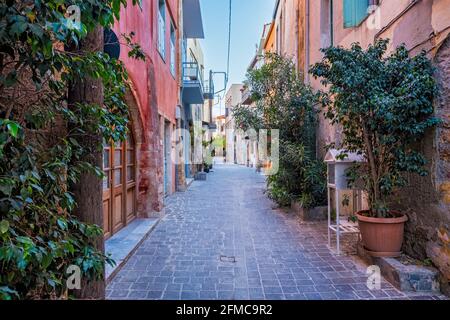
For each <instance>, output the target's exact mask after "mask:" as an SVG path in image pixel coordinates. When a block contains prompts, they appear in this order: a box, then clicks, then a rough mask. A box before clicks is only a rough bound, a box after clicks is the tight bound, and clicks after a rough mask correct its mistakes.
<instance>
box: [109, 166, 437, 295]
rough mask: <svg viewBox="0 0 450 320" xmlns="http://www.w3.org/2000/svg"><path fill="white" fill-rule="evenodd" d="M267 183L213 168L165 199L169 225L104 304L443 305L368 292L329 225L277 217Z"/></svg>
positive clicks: (118, 279)
mask: <svg viewBox="0 0 450 320" xmlns="http://www.w3.org/2000/svg"><path fill="white" fill-rule="evenodd" d="M264 179H265V178H264V176H262V175H259V174H256V173H255V172H254V170H252V169H248V168H243V167H239V166H231V165H222V166H216V168H215V170H214V172H211V173H210V174H208V179H207V181H203V182H194V183H193V184H192V185H191V186H190V188H189V189H188V190H187V191H186V192H183V193H176V194H175V195H173V196H170V197H168V198H167V199H166V202H167V203H166V208H165V211H166V215H165V217H164V219H162V220H161V221H160V223H159V224H158V225H157V226H156V227H155V229H154V230H153V232H152V233H151V234H150V235H149V237H148V238H147V239H145V240H144V242H143V243H142V244H141V246H140V247H139V248H138V249H137V250H136V252H135V254H134V255H133V256H132V257H130V259H129V260H128V261H127V263H126V264H125V265H124V266H123V268H122V270H121V271H119V272H118V274H117V275H116V276H115V278H114V279H113V280H112V281H111V283H110V284H109V286H108V288H107V291H106V292H107V298H108V299H150V300H156V299H166V300H180V299H182V300H195V299H221V300H222V299H225V300H230V299H238V300H239V299H270V300H284V299H289V300H291V299H294V300H306V299H312V300H320V299H324V300H334V299H372V298H373V299H396V298H401V299H406V298H411V299H428V298H430V299H440V297H439V296H436V297H434V295H433V296H431V295H403V294H402V293H399V292H398V291H397V290H395V289H394V288H393V287H392V286H391V285H390V284H388V283H386V281H384V280H383V281H382V290H376V291H370V290H367V287H366V286H365V282H366V279H367V277H366V276H365V268H364V266H362V267H361V266H360V265H359V264H357V262H356V261H357V260H356V259H353V258H352V257H349V256H335V255H334V254H333V253H332V252H331V251H330V250H329V249H328V248H327V236H326V234H327V225H326V223H321V222H319V223H317V222H316V223H311V224H301V223H300V222H299V220H298V219H297V218H296V217H294V216H292V215H288V214H285V213H283V212H282V211H281V210H278V209H275V210H274V209H273V203H272V202H271V201H270V200H269V199H268V198H267V196H266V195H265V194H264V188H265V181H264ZM215 195H226V196H222V197H217V196H215ZM357 266H358V268H359V267H361V268H360V269H358V268H357Z"/></svg>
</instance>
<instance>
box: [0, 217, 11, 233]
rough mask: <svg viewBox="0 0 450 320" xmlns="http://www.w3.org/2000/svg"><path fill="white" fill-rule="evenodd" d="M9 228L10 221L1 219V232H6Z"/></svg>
mask: <svg viewBox="0 0 450 320" xmlns="http://www.w3.org/2000/svg"><path fill="white" fill-rule="evenodd" d="M8 230H9V222H8V221H7V220H2V221H0V234H5V233H6V232H8Z"/></svg>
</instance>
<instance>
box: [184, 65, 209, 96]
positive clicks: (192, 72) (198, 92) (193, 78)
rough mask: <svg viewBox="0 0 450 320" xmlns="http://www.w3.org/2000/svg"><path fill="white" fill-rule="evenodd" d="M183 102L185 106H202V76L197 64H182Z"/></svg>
mask: <svg viewBox="0 0 450 320" xmlns="http://www.w3.org/2000/svg"><path fill="white" fill-rule="evenodd" d="M183 102H184V103H186V104H203V103H204V102H205V99H204V90H203V76H202V74H201V72H200V68H199V67H198V63H197V62H184V63H183Z"/></svg>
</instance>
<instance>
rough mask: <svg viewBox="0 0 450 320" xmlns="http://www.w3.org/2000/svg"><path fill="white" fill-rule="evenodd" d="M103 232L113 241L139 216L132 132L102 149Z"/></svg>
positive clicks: (134, 145) (134, 147)
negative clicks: (113, 238)
mask: <svg viewBox="0 0 450 320" xmlns="http://www.w3.org/2000/svg"><path fill="white" fill-rule="evenodd" d="M103 171H104V173H105V178H104V180H103V221H104V222H103V224H104V226H103V230H104V234H105V238H110V237H111V236H113V235H114V234H116V233H117V232H118V231H120V230H121V229H122V228H123V227H125V226H126V225H128V224H129V223H130V222H132V221H133V220H134V219H135V218H136V216H137V210H136V207H137V206H136V198H137V183H136V144H135V139H134V136H133V132H132V130H131V129H130V130H129V133H128V136H127V139H126V140H125V141H120V142H117V143H115V144H109V143H105V144H104V146H103Z"/></svg>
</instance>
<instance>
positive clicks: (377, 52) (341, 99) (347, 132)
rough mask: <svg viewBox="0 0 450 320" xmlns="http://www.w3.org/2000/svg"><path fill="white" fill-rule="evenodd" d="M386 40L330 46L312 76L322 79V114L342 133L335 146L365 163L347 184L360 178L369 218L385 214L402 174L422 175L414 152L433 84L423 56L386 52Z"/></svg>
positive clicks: (428, 117) (428, 122)
mask: <svg viewBox="0 0 450 320" xmlns="http://www.w3.org/2000/svg"><path fill="white" fill-rule="evenodd" d="M388 43H389V41H388V40H378V41H376V42H375V44H373V45H371V46H369V47H368V48H367V50H363V49H362V48H361V46H360V45H359V44H358V43H355V44H353V45H352V46H351V48H350V49H344V48H340V47H338V48H336V47H331V48H328V49H325V50H323V53H324V58H323V60H322V61H321V62H320V63H317V64H316V65H315V66H314V67H313V68H312V69H311V73H312V74H313V75H314V76H315V77H316V78H318V77H320V78H322V84H323V85H325V86H327V87H328V89H329V91H328V92H327V93H324V94H323V106H324V108H325V110H326V116H327V118H328V119H330V120H331V122H332V123H333V124H339V125H341V126H342V129H343V134H344V137H343V140H342V142H341V144H340V146H339V147H340V148H343V149H344V150H346V151H348V152H358V153H361V154H363V155H364V156H365V158H366V160H367V163H366V164H363V165H355V167H354V168H353V169H352V170H350V172H349V173H348V174H349V178H350V180H351V182H352V183H354V182H355V181H356V179H361V180H362V181H363V184H364V188H365V190H366V191H367V194H368V197H369V205H370V213H369V214H370V215H371V216H377V217H388V216H390V213H389V210H388V207H387V203H388V200H389V195H391V194H392V192H393V190H394V188H396V187H403V186H405V185H406V184H407V180H406V178H405V173H414V174H419V175H422V176H423V175H426V174H427V172H426V170H425V168H424V166H425V164H426V159H425V157H424V156H423V155H422V154H421V153H420V152H419V151H417V150H416V149H415V148H414V143H415V142H418V141H419V140H420V139H422V138H423V136H424V134H425V133H426V131H427V130H428V129H430V128H432V127H434V126H435V125H437V124H438V123H439V120H438V119H436V118H434V117H433V116H432V115H433V113H434V109H433V99H434V96H435V93H436V83H435V80H434V78H433V68H432V65H431V62H430V60H429V59H428V58H427V57H426V53H425V52H423V53H421V54H419V55H417V56H415V57H409V55H408V50H407V49H406V48H405V46H400V47H398V48H397V49H396V50H395V51H394V52H393V53H391V54H387V53H386V50H387V45H388Z"/></svg>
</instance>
